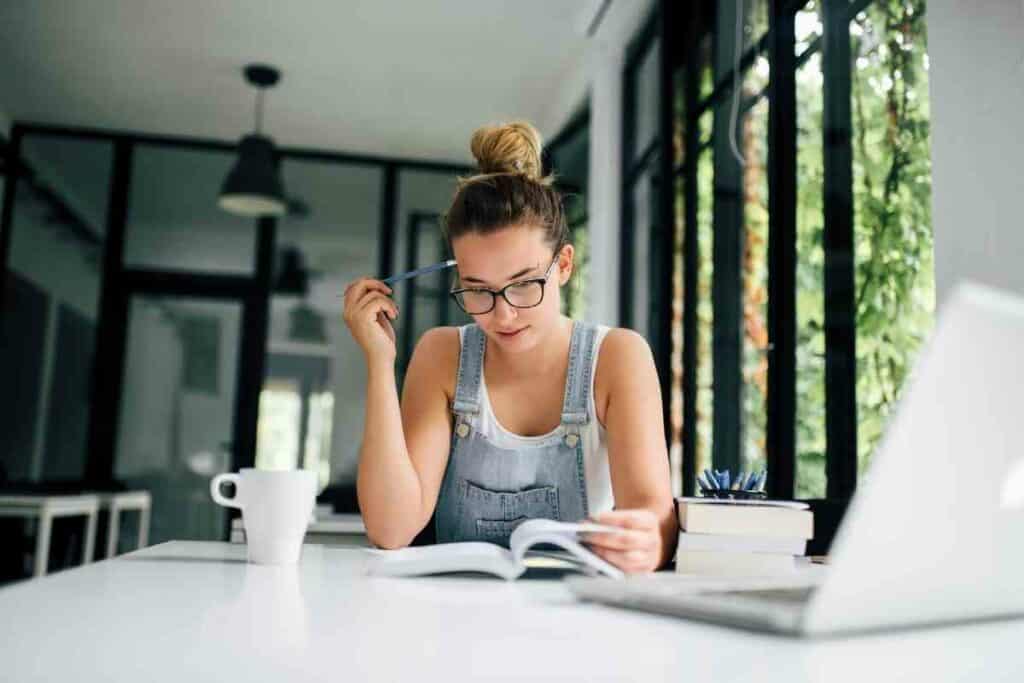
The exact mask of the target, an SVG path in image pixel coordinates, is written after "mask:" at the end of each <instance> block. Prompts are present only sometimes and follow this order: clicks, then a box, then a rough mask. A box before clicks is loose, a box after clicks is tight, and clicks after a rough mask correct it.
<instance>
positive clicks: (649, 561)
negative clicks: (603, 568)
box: [594, 548, 658, 574]
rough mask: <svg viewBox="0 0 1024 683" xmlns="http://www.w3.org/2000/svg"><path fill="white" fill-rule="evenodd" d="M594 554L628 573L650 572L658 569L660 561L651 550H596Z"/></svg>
mask: <svg viewBox="0 0 1024 683" xmlns="http://www.w3.org/2000/svg"><path fill="white" fill-rule="evenodd" d="M594 553H595V554H596V555H598V556H599V557H601V558H602V559H604V560H605V561H606V562H608V563H610V564H613V565H615V566H616V567H618V568H619V569H621V570H622V571H624V572H626V573H630V574H632V573H639V572H649V571H652V570H654V569H656V568H657V565H658V560H657V558H656V557H655V555H654V553H652V552H651V551H649V550H611V549H609V548H594Z"/></svg>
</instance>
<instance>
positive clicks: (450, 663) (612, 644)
mask: <svg viewBox="0 0 1024 683" xmlns="http://www.w3.org/2000/svg"><path fill="white" fill-rule="evenodd" d="M244 557H245V547H244V546H241V545H237V544H229V543H200V542H175V543H165V544H162V545H158V546H153V547H150V548H146V549H145V550H141V551H138V552H134V553H129V554H126V555H121V556H120V557H117V558H115V559H113V560H107V561H103V562H98V563H95V564H92V565H89V566H86V567H80V568H76V569H72V570H70V571H66V572H61V573H59V574H55V575H53V576H48V577H45V578H43V579H40V580H37V581H27V582H23V583H21V584H16V585H14V586H11V587H7V588H2V589H0V615H3V618H0V661H2V662H3V665H2V669H0V671H2V673H0V678H3V680H11V681H19V683H30V682H32V681H71V680H76V681H77V680H82V681H105V682H106V681H126V682H130V683H138V681H147V682H153V683H157V682H160V681H176V682H177V681H189V683H194V682H198V681H246V683H255V682H260V681H274V682H275V683H276V682H278V681H365V680H379V681H421V682H422V681H445V682H448V681H456V680H470V679H472V680H480V679H490V680H505V681H523V680H534V679H541V680H565V679H575V680H586V681H595V680H602V681H609V680H623V681H633V680H644V681H673V683H678V681H695V682H697V683H703V682H704V681H727V680H735V681H742V682H743V683H763V682H772V681H780V682H782V681H784V682H785V683H799V682H800V681H829V682H833V681H838V682H840V683H842V682H843V681H857V682H858V683H875V682H880V681H893V680H906V681H914V682H917V681H967V680H971V681H975V680H976V681H986V682H988V681H1010V680H1017V681H1019V680H1020V675H1021V671H1022V670H1024V665H1022V664H1021V662H1020V659H1019V657H1018V655H1017V651H1018V650H1019V648H1020V643H1022V642H1024V621H1011V622H999V623H988V624H976V625H971V626H961V627H956V628H943V629H931V630H921V631H907V632H901V633H896V634H889V635H878V636H867V637H858V638H850V639H836V640H825V641H811V642H805V641H797V640H789V639H785V638H781V637H778V636H769V635H759V634H752V633H745V632H742V631H733V630H729V629H725V628H722V627H717V626H709V625H703V624H698V623H693V622H687V621H682V620H677V619H672V618H669V617H663V616H657V615H649V614H643V613H640V612H629V611H620V610H616V609H613V608H610V607H603V606H599V605H593V604H586V603H577V602H575V601H574V600H573V598H572V597H571V596H570V594H569V592H568V591H567V590H566V589H565V588H564V587H563V586H562V585H561V583H560V582H559V581H555V580H527V579H520V580H519V581H516V582H512V583H505V582H502V581H500V580H496V579H490V578H465V577H461V578H456V577H435V578H418V579H382V578H367V577H365V576H363V563H364V561H365V558H366V557H367V551H365V550H360V549H348V548H328V547H324V546H306V547H305V548H304V549H303V557H302V561H301V563H300V564H299V565H298V566H296V567H291V568H287V567H284V568H279V567H260V566H255V565H248V564H246V563H245V561H244Z"/></svg>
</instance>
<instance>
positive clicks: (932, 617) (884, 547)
mask: <svg viewBox="0 0 1024 683" xmlns="http://www.w3.org/2000/svg"><path fill="white" fill-rule="evenodd" d="M1022 354H1024V299H1021V298H1017V297H1015V296H1011V295H1009V294H1006V293H1003V292H998V291H995V290H992V289H989V288H987V287H983V286H980V285H976V284H962V285H960V286H959V287H958V288H957V289H956V290H955V292H953V294H952V296H951V297H950V299H949V301H948V304H947V305H946V306H945V307H943V309H942V311H940V315H939V319H938V323H937V326H936V329H935V331H934V334H933V335H932V338H931V340H930V341H929V343H928V344H927V345H926V346H925V347H924V348H923V350H922V352H921V354H920V355H919V357H918V360H917V363H916V365H915V369H914V372H913V374H912V375H911V377H909V378H908V382H907V385H906V387H905V390H904V393H903V396H902V399H901V401H900V403H899V406H898V408H897V410H896V412H895V415H894V416H893V417H892V418H891V420H890V422H889V424H888V426H887V430H886V433H885V436H884V438H883V441H882V442H881V444H880V446H879V448H878V450H877V452H876V454H875V455H874V459H873V461H872V464H871V467H870V468H869V470H868V472H867V474H866V476H865V477H864V478H863V479H862V482H861V484H860V487H859V489H858V491H857V494H856V495H855V496H854V498H853V500H852V501H851V503H850V506H849V509H848V510H847V513H846V516H845V518H844V519H843V522H842V524H841V526H840V528H839V531H838V533H837V535H836V538H835V541H834V543H833V545H832V551H831V563H830V565H829V566H828V567H827V568H825V571H824V572H821V573H819V572H810V573H805V574H801V573H799V572H797V573H795V574H794V575H793V576H792V577H779V578H772V579H748V580H743V579H734V580H726V579H720V580H710V581H704V580H694V579H693V578H692V577H686V576H682V575H673V574H667V573H661V574H654V575H648V576H638V577H631V578H628V579H626V580H619V581H616V580H612V579H594V578H582V577H581V578H572V579H569V580H568V582H569V587H570V589H571V590H572V591H573V592H574V593H575V594H576V595H577V596H578V597H580V598H582V599H586V600H593V601H599V602H603V603H608V604H613V605H619V606H624V607H631V608H637V609H642V610H648V611H655V612H660V613H665V614H671V615H675V616H680V617H688V618H695V619H702V620H708V621H714V622H718V623H723V624H728V625H734V626H740V627H744V628H750V629H756V630H768V631H775V632H781V633H788V634H793V635H805V636H816V635H824V634H833V633H841V632H849V631H866V630H877V629H884V628H892V627H905V626H914V625H922V624H938V623H943V622H952V621H964V620H980V619H990V618H998V617H1006V616H1010V615H1024V590H1021V587H1020V580H1021V577H1022V576H1024V406H1022V403H1024V355H1022Z"/></svg>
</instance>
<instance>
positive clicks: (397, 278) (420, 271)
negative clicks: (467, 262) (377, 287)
mask: <svg viewBox="0 0 1024 683" xmlns="http://www.w3.org/2000/svg"><path fill="white" fill-rule="evenodd" d="M454 265H455V259H448V260H447V261H441V262H440V263H435V264H434V265H432V266H424V267H423V268H417V269H416V270H410V271H409V272H408V273H399V274H398V275H392V276H391V277H386V278H384V279H383V280H382V281H381V282H383V283H384V284H386V285H393V284H395V283H396V282H401V281H402V280H408V279H409V278H412V277H416V276H417V275H426V274H427V273H433V272H435V271H438V270H444V269H445V268H451V267H452V266H454Z"/></svg>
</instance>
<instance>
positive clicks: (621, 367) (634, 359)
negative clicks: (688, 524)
mask: <svg viewBox="0 0 1024 683" xmlns="http://www.w3.org/2000/svg"><path fill="white" fill-rule="evenodd" d="M594 388H595V399H599V400H600V401H601V402H602V403H603V405H601V404H600V403H599V404H598V417H601V416H602V414H603V417H604V420H603V422H604V425H605V429H606V430H607V433H608V464H609V467H610V469H611V480H612V492H613V494H614V496H615V510H613V511H611V512H607V513H604V514H602V515H597V516H595V518H594V519H595V521H598V522H601V523H604V524H613V525H616V526H622V527H626V528H629V529H633V530H634V531H635V533H631V534H593V535H592V536H591V537H590V538H588V543H590V544H591V546H592V547H593V548H594V551H595V552H597V554H599V555H601V556H602V557H604V558H605V559H606V560H608V561H609V562H611V563H612V564H615V565H616V566H618V567H620V568H622V569H624V570H625V571H628V572H644V571H652V570H654V569H657V568H659V567H661V566H663V565H664V564H665V563H667V562H668V561H669V559H670V558H671V557H672V553H673V552H674V551H675V545H676V541H677V539H678V531H679V529H678V525H677V522H676V517H675V510H674V503H673V500H672V487H671V483H670V477H669V463H668V451H667V450H666V448H665V433H664V428H663V426H662V412H661V411H662V403H661V387H660V386H659V384H658V373H657V371H656V369H655V367H654V359H653V357H652V356H651V350H650V347H648V345H647V341H646V340H645V339H644V338H643V337H641V336H640V335H639V334H637V333H636V332H633V331H632V330H625V329H614V330H611V331H610V332H608V335H607V336H606V337H605V340H604V343H603V344H602V345H601V351H600V356H599V358H598V366H597V373H596V376H595V378H594ZM602 408H603V410H602Z"/></svg>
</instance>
